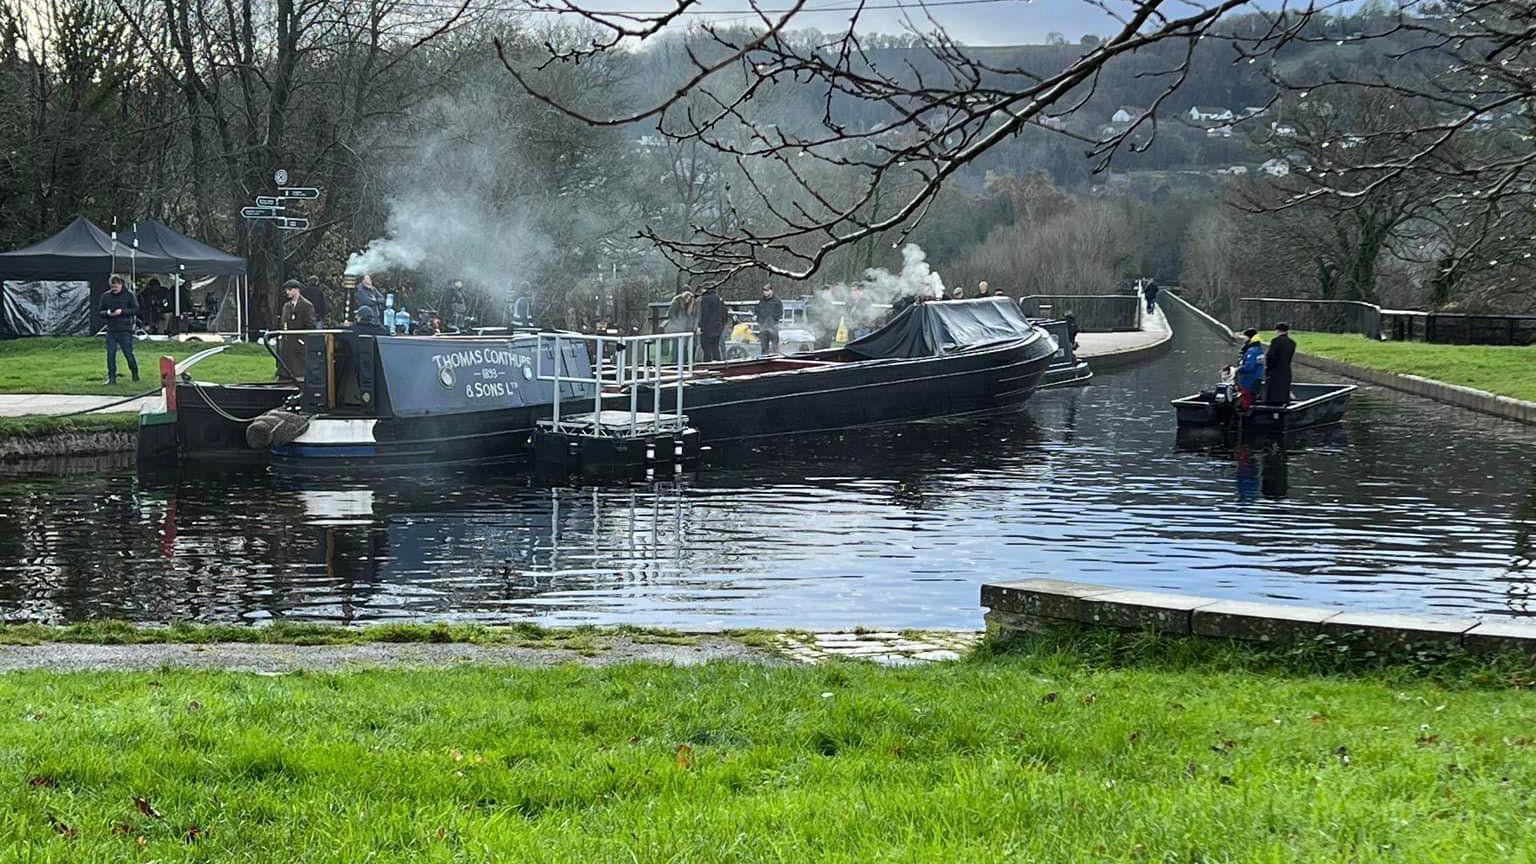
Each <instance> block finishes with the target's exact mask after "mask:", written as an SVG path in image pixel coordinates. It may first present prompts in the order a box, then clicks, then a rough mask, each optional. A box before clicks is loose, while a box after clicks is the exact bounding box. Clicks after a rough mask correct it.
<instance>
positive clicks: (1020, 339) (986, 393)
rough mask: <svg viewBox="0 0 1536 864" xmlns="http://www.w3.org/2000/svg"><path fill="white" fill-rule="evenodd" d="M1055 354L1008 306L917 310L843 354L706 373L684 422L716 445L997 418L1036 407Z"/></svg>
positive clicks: (668, 404) (664, 400)
mask: <svg viewBox="0 0 1536 864" xmlns="http://www.w3.org/2000/svg"><path fill="white" fill-rule="evenodd" d="M1056 353H1057V345H1056V342H1055V340H1053V339H1052V338H1051V336H1050V334H1049V333H1047V332H1046V331H1045V330H1043V329H1041V328H1039V327H1037V326H1035V325H1034V324H1032V323H1030V321H1029V320H1028V319H1026V318H1025V317H1024V315H1023V313H1022V312H1020V311H1019V308H1018V306H1017V305H1015V304H1014V303H1013V302H1012V301H1010V300H1008V299H1007V298H991V297H988V298H980V299H976V300H962V301H944V302H927V303H918V304H915V305H912V306H909V307H907V308H906V309H904V310H903V311H902V312H901V313H900V314H899V315H897V316H896V317H895V318H894V319H892V320H891V321H890V322H889V323H887V324H886V325H885V326H884V327H882V328H880V329H879V330H876V331H875V332H873V333H871V334H869V335H868V336H865V337H863V338H862V339H857V340H855V341H853V342H850V343H848V344H847V345H846V346H844V347H842V348H836V349H831V350H827V351H817V352H813V353H811V354H798V355H795V356H794V357H783V358H778V357H770V358H767V359H765V360H756V361H750V362H746V363H735V364H731V363H727V364H711V365H708V366H700V367H697V368H696V369H695V370H694V371H693V373H692V374H691V375H690V376H688V377H687V378H686V379H685V380H684V382H683V386H682V388H681V389H682V400H683V413H685V414H686V415H687V417H688V422H689V425H691V426H693V427H694V428H696V429H698V430H699V434H700V436H701V437H702V438H703V440H704V442H705V443H712V442H716V441H728V440H735V439H743V438H756V437H762V436H767V435H782V434H788V433H804V432H818V431H828V430H836V429H848V428H853V427H858V426H871V425H878V424H884V423H900V422H906V421H911V420H922V419H928V418H934V417H949V416H957V415H964V414H976V413H982V412H989V411H998V410H1004V409H1008V408H1014V407H1017V406H1019V405H1022V404H1023V403H1024V402H1025V401H1026V400H1027V399H1029V397H1030V396H1031V395H1033V394H1034V392H1035V390H1036V389H1037V388H1038V387H1039V385H1040V381H1041V379H1042V378H1043V377H1044V375H1045V372H1046V369H1047V367H1049V366H1050V365H1051V362H1052V358H1053V357H1054V356H1055V354H1056ZM674 392H675V391H674V390H670V389H664V390H662V391H661V396H660V397H659V398H660V401H661V406H662V409H663V410H664V411H671V410H674V409H675V407H676V401H675V400H676V398H677V397H676V396H675V395H672V394H673V393H674ZM650 398H651V397H650V394H649V393H646V394H645V395H644V396H643V397H642V401H643V406H644V408H645V410H651V405H652V404H653V403H652V402H651V401H650Z"/></svg>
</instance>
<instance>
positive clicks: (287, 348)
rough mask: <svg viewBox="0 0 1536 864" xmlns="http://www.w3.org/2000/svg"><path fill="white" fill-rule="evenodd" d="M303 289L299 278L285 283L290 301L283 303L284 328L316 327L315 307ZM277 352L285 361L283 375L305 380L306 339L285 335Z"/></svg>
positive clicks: (284, 289) (304, 328) (305, 328)
mask: <svg viewBox="0 0 1536 864" xmlns="http://www.w3.org/2000/svg"><path fill="white" fill-rule="evenodd" d="M303 291H304V285H303V284H302V283H300V282H299V280H297V279H289V280H288V281H287V282H284V283H283V293H284V294H287V295H288V302H287V303H284V304H283V329H284V330H313V329H315V307H314V306H312V305H311V304H310V302H309V301H308V300H305V299H304V294H303ZM277 354H278V356H279V357H281V358H282V361H283V368H282V370H281V373H280V374H281V376H282V377H285V378H293V379H294V380H297V381H303V380H304V340H303V339H302V338H300V337H298V336H284V337H283V341H282V345H281V346H280V347H279V348H278V352H277Z"/></svg>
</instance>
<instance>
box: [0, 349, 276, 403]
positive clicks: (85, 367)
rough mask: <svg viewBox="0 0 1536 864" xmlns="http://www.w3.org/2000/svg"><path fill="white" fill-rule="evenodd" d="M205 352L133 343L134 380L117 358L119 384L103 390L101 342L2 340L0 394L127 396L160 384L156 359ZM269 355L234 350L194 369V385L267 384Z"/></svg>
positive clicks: (104, 360) (260, 351)
mask: <svg viewBox="0 0 1536 864" xmlns="http://www.w3.org/2000/svg"><path fill="white" fill-rule="evenodd" d="M207 347H209V345H208V343H206V342H202V343H199V342H142V341H141V342H135V343H134V346H133V352H134V356H135V357H137V358H138V361H139V377H140V378H141V379H143V380H141V381H139V382H137V383H135V382H133V381H131V380H129V377H128V364H126V363H124V362H123V358H122V357H121V356H119V357H118V358H117V371H118V379H117V381H118V383H117V386H115V387H108V386H106V385H104V384H102V383H101V382H102V381H104V380H106V377H107V351H106V340H104V339H93V338H84V337H80V338H73V337H71V338H49V337H37V338H27V339H7V340H4V341H0V393H64V394H100V395H108V396H111V395H123V396H129V395H132V394H134V393H142V392H144V391H145V390H148V389H150V388H152V387H154V386H156V384H157V383H158V382H159V380H160V372H159V369H160V356H161V355H163V354H169V355H171V356H172V357H176V358H177V359H180V358H183V357H187V356H189V355H191V354H195V353H197V352H198V351H201V350H202V349H204V348H207ZM273 367H274V363H273V361H272V355H270V354H268V353H267V351H266V349H264V348H262V347H261V346H259V345H234V346H231V347H230V348H228V349H227V350H225V352H224V353H223V354H220V355H218V356H217V357H210V358H209V359H207V360H204V361H203V362H201V363H199V364H197V366H195V367H193V369H194V371H193V374H194V375H195V377H197V378H198V379H199V380H203V381H215V382H218V383H221V384H222V383H234V382H237V381H268V380H271V378H272V371H273Z"/></svg>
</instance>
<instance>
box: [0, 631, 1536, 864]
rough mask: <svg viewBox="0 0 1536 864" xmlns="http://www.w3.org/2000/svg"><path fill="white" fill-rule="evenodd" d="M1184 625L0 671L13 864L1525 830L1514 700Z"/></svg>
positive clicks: (980, 845) (1334, 842)
mask: <svg viewBox="0 0 1536 864" xmlns="http://www.w3.org/2000/svg"><path fill="white" fill-rule="evenodd" d="M1147 644H1148V645H1150V644H1151V643H1147ZM1116 646H1118V647H1116ZM1172 646H1173V647H1171V648H1162V649H1149V650H1142V647H1144V646H1142V647H1138V643H1137V642H1136V640H1134V639H1124V638H1121V639H1118V640H1116V639H1109V638H1107V637H1084V636H1078V637H1039V638H1037V639H1032V640H1028V641H1026V642H1024V643H1020V644H1019V645H1016V646H1015V647H1014V649H1013V650H1008V651H997V650H994V651H989V652H984V653H982V654H981V655H980V656H978V657H976V658H975V659H972V660H970V661H966V662H961V663H950V664H938V665H932V666H924V667H920V668H903V669H888V668H882V667H877V666H873V665H867V664H857V663H836V664H831V665H826V666H817V667H773V668H770V667H762V666H751V665H741V664H715V665H710V666H705V667H697V668H673V667H658V666H650V665H627V666H618V667H610V668H604V669H588V668H578V667H574V666H565V667H557V668H553V669H542V670H520V669H506V668H497V669H489V668H460V669H455V670H451V671H442V670H436V671H425V672H423V671H418V672H412V671H369V672H349V673H341V674H294V675H287V676H281V677H261V676H255V675H242V674H225V673H197V672H173V671H162V672H158V673H153V674H142V673H74V674H54V673H40V672H25V673H14V674H10V675H5V676H0V714H3V715H4V719H5V722H3V723H0V833H3V835H4V836H5V837H7V838H8V843H7V844H5V845H4V846H3V847H0V860H4V861H44V860H58V861H64V860H68V861H83V862H97V861H100V862H106V861H123V860H151V859H153V860H157V861H160V862H179V861H213V862H220V861H277V860H295V861H310V862H328V861H336V862H349V864H350V862H354V861H363V860H367V861H380V862H396V861H398V862H405V861H411V862H418V861H429V862H431V861H460V860H509V861H698V862H713V861H722V862H723V861H731V862H738V861H846V862H860V864H862V862H867V861H875V860H879V861H891V860H899V861H966V862H973V861H1005V860H1006V861H1106V860H1112V861H1137V862H1141V861H1180V862H1186V861H1265V862H1271V861H1351V862H1370V861H1438V860H1479V859H1481V860H1490V861H1492V860H1498V861H1503V860H1516V859H1519V858H1521V856H1522V855H1524V854H1525V853H1526V852H1527V851H1528V848H1529V847H1528V844H1529V825H1530V820H1531V819H1532V818H1536V800H1533V797H1532V794H1531V790H1532V789H1533V788H1536V743H1533V738H1532V736H1533V733H1532V731H1531V730H1532V729H1536V700H1532V699H1531V698H1530V696H1529V695H1528V694H1526V693H1523V692H1516V691H1511V690H1507V689H1480V688H1477V687H1473V686H1446V685H1443V684H1437V683H1434V682H1433V681H1430V680H1426V679H1425V678H1423V677H1421V676H1418V675H1416V674H1414V673H1412V672H1409V673H1407V674H1406V675H1405V674H1403V673H1402V672H1401V671H1393V670H1378V671H1376V672H1372V673H1369V674H1360V675H1352V676H1332V677H1329V676H1324V677H1316V676H1310V675H1297V674H1294V673H1290V672H1283V671H1278V670H1274V669H1271V668H1269V665H1268V661H1267V660H1264V659H1263V658H1262V657H1259V655H1251V654H1248V653H1245V652H1243V651H1240V650H1235V649H1227V648H1211V647H1193V648H1192V647H1188V646H1185V645H1184V644H1183V643H1177V642H1176V643H1172Z"/></svg>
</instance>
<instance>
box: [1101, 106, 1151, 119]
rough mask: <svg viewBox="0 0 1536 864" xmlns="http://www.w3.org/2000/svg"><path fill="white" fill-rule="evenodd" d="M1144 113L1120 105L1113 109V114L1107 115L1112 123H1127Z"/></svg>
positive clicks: (1140, 110) (1131, 107)
mask: <svg viewBox="0 0 1536 864" xmlns="http://www.w3.org/2000/svg"><path fill="white" fill-rule="evenodd" d="M1144 113H1146V112H1145V111H1144V110H1143V109H1141V108H1137V107H1135V106H1132V105H1121V106H1120V107H1119V108H1117V109H1115V113H1113V114H1111V115H1109V119H1110V122H1112V123H1129V122H1131V121H1132V120H1135V119H1136V118H1137V117H1140V116H1141V115H1142V114H1144Z"/></svg>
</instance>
